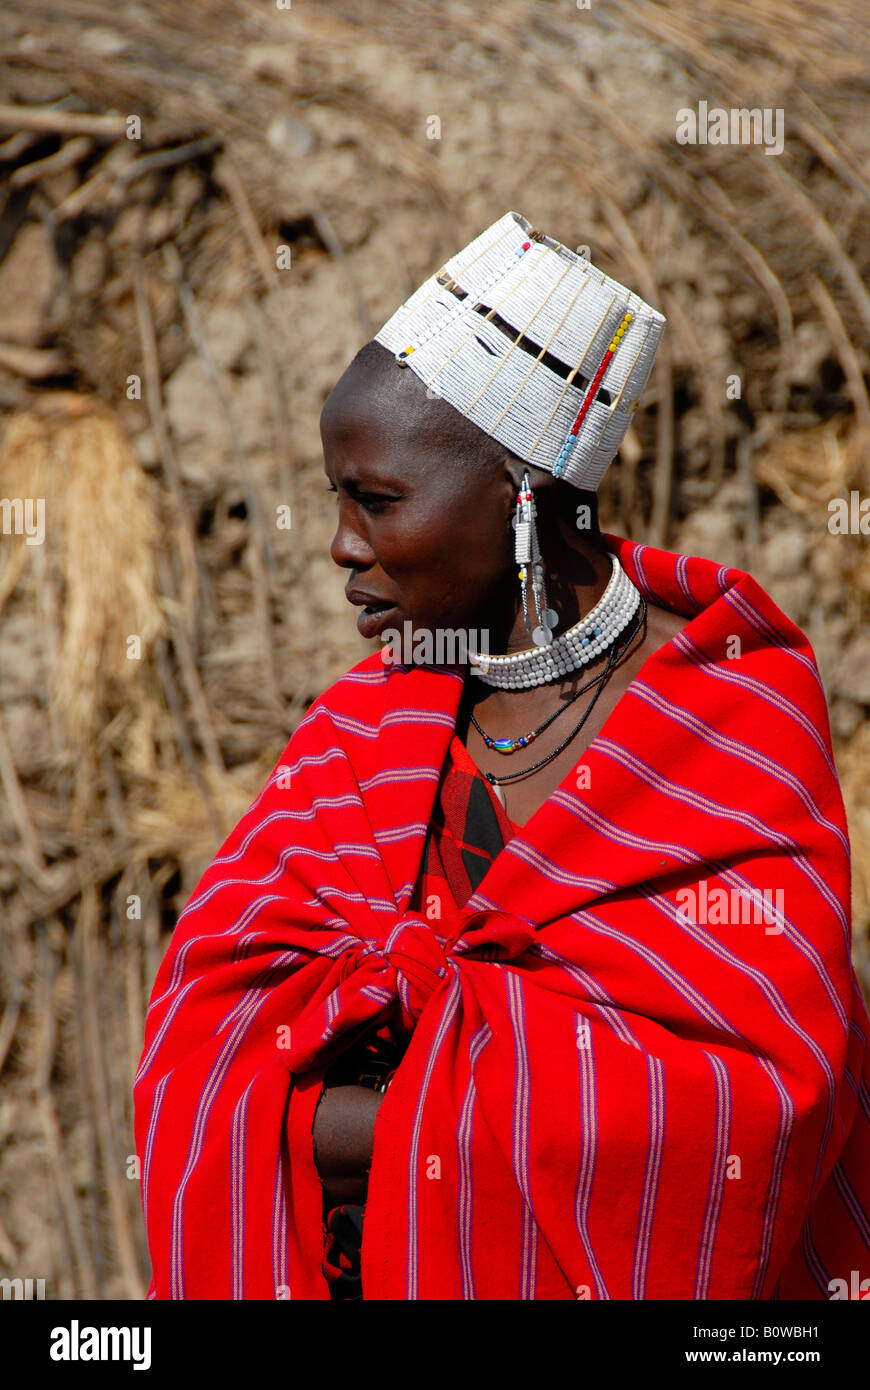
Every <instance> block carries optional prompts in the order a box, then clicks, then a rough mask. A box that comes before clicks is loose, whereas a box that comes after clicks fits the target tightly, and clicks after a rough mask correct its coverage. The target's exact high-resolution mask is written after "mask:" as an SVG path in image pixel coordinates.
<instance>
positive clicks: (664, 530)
mask: <svg viewBox="0 0 870 1390" xmlns="http://www.w3.org/2000/svg"><path fill="white" fill-rule="evenodd" d="M656 369H657V371H658V375H659V377H660V378H661V396H660V398H659V407H658V410H657V411H656V466H655V473H654V474H653V505H652V515H651V517H650V525H649V530H650V541H651V543H652V544H653V545H655V546H659V547H661V546H663V545H665V543H666V541H667V538H668V522H669V521H670V518H671V499H672V497H673V491H674V369H673V362H672V359H671V345H670V343H669V342H668V341H667V339H663V340H662V343H661V346H660V349H659V354H658V357H657V359H656Z"/></svg>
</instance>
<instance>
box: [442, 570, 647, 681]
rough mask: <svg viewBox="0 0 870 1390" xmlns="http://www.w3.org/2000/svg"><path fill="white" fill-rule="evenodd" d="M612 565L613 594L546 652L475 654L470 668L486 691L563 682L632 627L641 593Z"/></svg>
mask: <svg viewBox="0 0 870 1390" xmlns="http://www.w3.org/2000/svg"><path fill="white" fill-rule="evenodd" d="M610 561H611V564H612V566H613V573H612V574H611V576H610V581H609V583H608V585H607V588H606V589H605V590H604V593H603V594H602V595H601V598H600V599H599V600H598V602H597V603H596V605H595V607H594V608H593V609H592V610H591V612H589V613H587V614H586V617H585V618H581V619H580V621H579V623H575V625H574V627H572V628H569V629H568V631H567V632H563V633H562V635H561V636H560V637H556V638H554V640H553V641H552V642H551V643H550V644H549V646H546V647H533V648H532V649H531V650H530V651H524V652H512V653H510V654H509V655H507V656H490V655H489V654H488V653H483V652H469V653H468V663H469V666H470V667H471V670H472V672H473V674H474V675H476V676H477V677H478V678H479V679H480V680H482V681H484V682H485V684H486V685H494V686H498V687H499V689H501V690H524V689H527V688H530V687H532V686H535V685H545V684H546V683H547V682H548V681H552V680H557V679H558V677H559V676H564V675H567V674H568V672H569V671H576V670H577V668H578V667H580V666H586V665H588V663H589V662H590V661H594V660H595V659H596V657H598V656H601V654H602V652H605V651H607V649H608V647H610V646H611V645H612V643H613V642H614V641H615V639H616V638H617V637H618V636H619V634H620V632H623V631H624V629H625V628H626V627H627V626H628V624H629V623H630V622H631V620H632V618H633V617H634V615H635V613H636V612H637V607H638V604H639V603H640V593H639V591H638V589H637V588H636V587H635V586H634V584H632V582H631V580H630V579H629V577H628V575H627V574H626V573H625V570H624V569H623V568H622V566H621V565H620V563H619V561H618V559H617V558H616V556H615V555H611V556H610Z"/></svg>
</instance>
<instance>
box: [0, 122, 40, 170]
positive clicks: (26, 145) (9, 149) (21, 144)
mask: <svg viewBox="0 0 870 1390" xmlns="http://www.w3.org/2000/svg"><path fill="white" fill-rule="evenodd" d="M38 144H39V136H38V135H30V134H28V132H27V131H24V130H22V131H19V132H18V134H17V135H10V136H9V139H8V140H4V141H3V142H2V144H0V160H2V161H3V163H5V164H11V163H13V162H14V161H15V160H17V159H20V158H21V156H22V155H23V154H26V153H27V151H28V150H29V149H31V147H32V146H33V145H38Z"/></svg>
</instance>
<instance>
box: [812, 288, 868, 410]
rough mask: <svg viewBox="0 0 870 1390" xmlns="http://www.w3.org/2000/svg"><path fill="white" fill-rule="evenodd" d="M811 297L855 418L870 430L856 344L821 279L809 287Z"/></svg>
mask: <svg viewBox="0 0 870 1390" xmlns="http://www.w3.org/2000/svg"><path fill="white" fill-rule="evenodd" d="M810 296H811V298H812V301H813V303H814V304H815V306H816V308H817V309H818V311H819V313H820V314H821V316H822V320H823V322H824V325H825V327H826V328H827V330H828V335H829V337H830V339H831V342H832V343H833V345H834V351H835V352H836V354H837V358H838V360H839V363H840V366H841V367H842V369H843V375H844V377H845V378H846V381H847V383H848V386H849V395H850V396H851V397H852V404H853V406H854V407H855V414H856V416H857V417H858V421H859V423H860V425H861V428H862V429H865V430H870V399H868V396H867V387H866V386H865V384H864V375H863V373H862V371H861V364H860V362H859V361H858V354H857V352H856V351H855V347H854V344H853V343H852V340H851V338H850V337H849V334H848V332H847V331H846V325H845V324H844V323H843V320H842V317H841V315H840V311H839V309H838V308H837V306H836V304H835V303H834V301H833V299H832V298H831V296H830V295H829V294H828V291H827V290H826V288H825V286H824V285H823V284H822V282H821V280H819V279H818V277H816V278H814V279H813V282H812V284H811V285H810Z"/></svg>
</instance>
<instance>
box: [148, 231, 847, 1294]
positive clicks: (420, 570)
mask: <svg viewBox="0 0 870 1390" xmlns="http://www.w3.org/2000/svg"><path fill="white" fill-rule="evenodd" d="M662 327H663V320H662V318H661V315H659V314H657V313H656V311H655V310H652V309H650V308H649V306H647V305H645V304H643V302H642V301H641V300H639V299H638V298H637V296H635V295H632V294H630V292H629V291H627V290H625V288H624V287H622V286H619V285H617V284H616V282H614V281H612V280H609V279H608V278H607V277H605V276H602V275H601V274H600V272H598V271H596V270H594V268H593V267H591V266H590V265H589V263H588V262H586V261H581V260H579V259H578V258H577V257H576V256H574V255H573V253H571V252H570V251H568V250H567V249H566V248H565V247H562V246H561V245H560V244H559V243H557V242H554V241H552V240H551V239H549V238H547V237H544V236H543V235H542V234H540V233H537V232H535V231H534V230H533V229H531V228H530V227H529V224H528V223H526V222H525V221H524V220H523V219H521V218H519V217H518V216H517V215H516V214H513V213H511V214H508V215H507V216H506V217H505V218H502V219H500V221H499V222H497V223H495V224H493V226H492V227H491V228H488V229H487V231H486V232H484V233H483V234H482V235H481V236H480V237H479V238H477V239H476V240H475V241H474V242H472V243H471V245H470V246H469V247H466V248H465V249H464V251H462V252H460V253H459V254H458V255H457V256H455V257H454V258H453V259H452V260H451V261H450V262H448V264H447V266H446V267H445V268H444V270H443V271H442V272H441V273H440V274H439V275H438V276H434V277H432V278H431V279H430V280H428V281H427V282H425V284H424V285H423V286H421V287H420V289H419V290H418V291H417V292H416V293H415V294H414V295H413V296H412V297H411V299H410V300H409V301H408V302H407V304H406V305H403V306H402V308H401V309H400V310H399V311H397V313H396V314H395V315H394V316H393V317H392V319H391V320H390V321H389V322H388V323H387V324H386V325H385V327H384V329H382V330H381V333H380V334H379V335H378V337H377V339H376V340H375V341H374V342H373V343H371V344H369V345H368V346H367V347H366V348H365V349H364V350H363V352H362V353H361V354H359V355H358V357H357V358H356V359H355V361H354V362H353V363H352V364H351V367H350V368H349V369H348V371H347V372H346V373H345V375H344V376H343V377H342V379H341V381H340V382H339V383H338V385H337V387H336V388H335V390H334V391H333V392H332V394H331V396H330V398H329V400H328V402H327V404H326V406H325V408H324V412H323V417H322V436H323V446H324V459H325V465H326V472H327V477H328V478H329V480H330V486H331V487H332V488H334V490H335V491H336V493H337V498H338V503H339V518H338V529H337V532H336V536H335V539H334V541H333V545H332V555H333V558H334V560H335V561H336V563H337V564H339V565H340V566H342V567H343V568H345V569H347V570H348V571H349V572H350V578H349V583H348V589H347V592H348V597H349V599H350V601H351V602H352V603H354V604H356V605H358V606H360V607H361V609H362V612H361V614H360V617H359V620H358V626H359V629H360V631H361V632H362V633H363V634H364V635H365V636H367V637H375V636H381V637H382V638H385V637H387V635H388V634H391V635H390V638H389V640H390V644H391V645H390V647H389V648H388V649H385V651H384V652H383V653H381V652H377V653H375V654H374V655H372V656H370V657H368V658H366V659H365V660H364V661H362V662H360V663H359V664H358V665H357V666H356V667H354V668H353V670H352V671H350V672H348V673H347V675H346V676H345V677H343V678H342V679H341V680H340V681H338V682H337V683H336V684H335V685H334V686H333V687H332V688H331V689H330V690H329V691H327V692H325V694H324V695H323V696H321V697H320V698H319V699H318V700H316V701H315V702H314V704H313V705H312V707H311V709H310V710H309V711H308V713H307V715H306V716H305V718H304V719H303V721H302V723H301V724H300V726H299V729H298V730H297V731H296V733H295V734H294V736H293V738H292V739H291V741H290V744H289V745H288V747H287V749H286V750H285V753H284V755H283V758H282V760H281V763H280V764H279V765H278V766H277V767H276V769H275V772H274V773H273V776H272V777H271V778H270V780H269V782H268V784H267V786H266V787H265V788H264V790H263V792H262V793H261V795H260V796H259V797H258V798H257V800H256V801H255V802H254V804H253V806H252V807H251V808H250V810H249V811H248V813H247V815H246V816H245V817H244V818H243V820H242V821H241V823H240V824H239V826H237V827H236V829H235V831H234V832H233V833H232V835H231V836H230V837H229V840H228V841H227V843H226V845H224V847H223V849H222V851H221V853H220V854H219V855H218V857H217V858H216V859H215V861H214V863H213V864H212V865H211V866H210V868H209V869H208V870H207V871H206V874H205V875H204V876H203V879H202V881H201V883H200V885H199V886H198V888H197V891H196V893H195V894H194V896H193V898H192V899H191V901H190V903H189V904H188V906H187V908H186V909H185V912H184V914H183V915H182V919H181V920H180V922H179V927H178V929H177V931H176V934H175V937H174V939H173V943H172V946H171V948H170V951H169V953H168V955H167V958H166V960H165V961H164V963H163V965H162V967H161V971H160V974H159V976H158V980H157V983H156V985H155V992H154V996H153V998H152V1002H151V1006H150V1010H149V1016H148V1024H147V1031H146V1048H145V1052H144V1054H143V1059H142V1063H141V1066H140V1070H139V1074H138V1077H137V1091H136V1099H137V1147H138V1149H139V1152H140V1154H141V1155H142V1186H143V1204H144V1210H145V1216H146V1222H147V1225H148V1232H149V1241H150V1247H151V1253H152V1261H153V1266H154V1279H153V1283H152V1290H151V1294H152V1296H154V1297H161V1298H165V1297H170V1298H184V1297H195V1298H206V1297H217V1298H230V1297H232V1298H245V1297H250V1298H271V1297H293V1298H303V1299H327V1298H334V1299H343V1298H359V1297H365V1298H368V1299H371V1298H375V1299H378V1298H397V1299H417V1298H427V1299H428V1298H448V1299H460V1298H461V1299H465V1298H496V1299H505V1300H507V1299H532V1298H540V1299H564V1298H571V1299H575V1298H596V1299H597V1298H636V1299H643V1298H652V1299H659V1298H679V1299H705V1298H730V1299H750V1298H753V1299H757V1298H777V1297H796V1298H807V1299H811V1298H827V1297H830V1296H831V1294H832V1290H833V1287H834V1281H836V1280H840V1279H843V1278H845V1280H846V1281H847V1283H848V1281H849V1278H850V1271H851V1270H853V1269H858V1270H859V1271H861V1270H862V1269H863V1272H864V1273H867V1274H870V1270H867V1269H866V1266H867V1263H868V1257H867V1250H868V1237H870V1223H868V1219H867V1216H866V1210H867V1199H866V1186H867V1176H866V1175H867V1158H868V1154H870V1123H868V1120H870V1091H868V1084H867V1083H868V1064H867V1059H866V1038H867V1029H868V1026H870V1024H868V1019H867V1013H866V1009H865V1007H864V1004H863V1001H862V999H861V996H860V992H859V990H858V986H857V981H856V979H855V975H854V971H853V970H852V966H851V961H850V958H849V924H848V901H849V862H848V839H847V833H846V826H845V817H844V813H843V806H842V800H841V797H840V793H839V788H838V785H837V780H836V775H835V771H834V766H833V758H832V752H831V745H830V736H829V731H828V723H827V714H826V709H825V703H824V696H823V693H822V690H821V686H820V682H819V678H818V673H817V671H816V667H815V663H814V661H813V658H812V653H811V652H810V649H809V646H808V644H807V642H806V639H805V638H804V637H803V635H802V634H801V633H800V632H799V631H798V630H797V629H796V628H795V627H794V625H793V624H791V623H790V622H789V621H788V619H787V618H785V617H784V615H783V614H781V613H780V612H779V610H778V609H777V608H776V607H775V606H774V605H773V604H772V603H771V601H770V600H769V599H768V598H767V596H766V595H765V594H764V593H763V592H762V591H761V590H760V589H759V588H758V586H757V585H756V584H755V583H754V581H753V580H752V579H751V578H750V577H749V576H748V575H745V574H743V573H741V572H740V571H738V570H726V569H724V568H721V567H717V566H716V565H714V564H712V563H711V562H709V561H706V560H701V559H697V558H688V557H681V556H675V555H670V554H668V553H667V552H664V551H655V550H652V549H650V548H649V547H644V546H639V545H634V544H632V543H631V542H629V541H625V540H620V539H619V538H617V537H614V536H606V535H602V534H601V533H599V531H598V529H597V519H596V514H595V505H594V504H595V488H596V487H597V485H598V482H599V481H600V478H601V476H602V475H603V472H604V470H605V468H606V467H607V465H608V463H609V462H610V460H611V458H612V457H613V456H614V454H615V451H616V449H617V447H618V444H619V442H620V440H621V438H622V436H623V434H624V432H625V429H626V428H627V425H628V423H629V420H630V415H631V411H632V409H633V408H634V404H635V403H636V400H637V397H638V396H639V394H640V391H641V390H642V389H643V386H644V385H645V382H646V380H647V378H648V375H649V371H650V368H651V365H652V360H653V357H654V355H655V349H656V346H657V343H658V340H659V337H660V334H661V330H662ZM403 368H405V369H404V370H403ZM408 368H410V370H408ZM447 633H450V634H452V636H453V637H455V635H456V634H457V633H458V634H460V635H461V634H467V641H466V644H465V650H464V652H463V653H462V654H461V656H460V658H459V659H455V660H454V659H453V658H452V657H450V658H448V659H446V660H444V659H440V658H438V657H436V659H435V660H434V661H433V660H431V658H430V659H428V660H427V659H422V660H421V659H418V658H417V656H416V655H415V653H416V652H417V651H418V650H419V651H426V650H427V648H426V642H425V640H423V641H422V645H421V646H420V647H419V648H418V646H417V643H418V640H420V639H426V637H427V635H428V636H429V637H431V638H432V639H433V642H434V647H433V648H432V649H433V650H435V651H436V652H437V651H438V641H439V640H440V639H441V638H442V637H444V636H445V634H447ZM399 634H401V635H402V636H403V638H404V639H405V641H404V645H403V649H402V655H401V658H400V659H399V660H397V659H396V651H395V647H394V645H393V643H394V641H395V640H396V638H397V637H398V636H399ZM409 638H410V639H411V642H412V645H413V651H412V653H411V655H410V656H409V654H408V650H407V648H408V639H409ZM484 638H485V640H483V639H484ZM363 1233H364V1237H363ZM837 1287H839V1285H837ZM834 1296H837V1295H836V1293H834Z"/></svg>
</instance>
